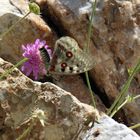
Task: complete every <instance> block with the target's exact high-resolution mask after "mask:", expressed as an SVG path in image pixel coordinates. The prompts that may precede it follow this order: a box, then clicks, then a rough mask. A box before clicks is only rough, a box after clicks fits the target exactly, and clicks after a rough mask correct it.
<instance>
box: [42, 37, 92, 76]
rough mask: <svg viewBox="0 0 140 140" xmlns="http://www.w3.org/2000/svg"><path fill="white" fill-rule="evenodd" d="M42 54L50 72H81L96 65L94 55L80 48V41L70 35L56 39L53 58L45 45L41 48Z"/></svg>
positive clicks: (64, 73)
mask: <svg viewBox="0 0 140 140" xmlns="http://www.w3.org/2000/svg"><path fill="white" fill-rule="evenodd" d="M40 54H41V57H42V59H43V61H44V63H45V65H46V70H47V73H48V74H62V75H72V74H79V73H83V72H86V71H89V70H91V69H92V68H93V67H94V65H95V61H94V59H93V57H92V55H89V54H88V53H87V52H85V51H83V50H82V49H80V48H79V46H78V43H77V42H76V41H75V40H74V39H73V38H71V37H68V36H65V37H61V38H60V39H58V40H57V41H56V43H55V48H54V51H53V55H52V59H50V57H49V54H48V52H47V50H46V49H45V48H44V47H42V48H40Z"/></svg>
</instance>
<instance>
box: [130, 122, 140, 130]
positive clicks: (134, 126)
mask: <svg viewBox="0 0 140 140" xmlns="http://www.w3.org/2000/svg"><path fill="white" fill-rule="evenodd" d="M138 127H140V123H138V124H135V125H133V126H130V127H129V128H130V129H136V128H138Z"/></svg>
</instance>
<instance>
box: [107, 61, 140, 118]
mask: <svg viewBox="0 0 140 140" xmlns="http://www.w3.org/2000/svg"><path fill="white" fill-rule="evenodd" d="M139 70H140V59H139V61H138V63H137V65H136V66H135V68H134V69H133V72H132V74H131V75H130V76H129V78H128V80H127V81H126V83H125V85H124V86H123V89H122V90H121V92H120V94H119V96H118V97H117V99H116V100H115V101H114V103H113V104H112V106H111V107H110V109H109V110H108V112H107V114H108V115H109V116H111V117H113V116H114V114H115V113H114V111H115V110H117V109H118V108H119V106H120V105H121V104H122V103H123V101H124V98H125V96H126V94H127V91H128V89H129V87H130V84H131V81H132V80H133V78H134V76H135V74H136V73H137V72H138V71H139ZM115 112H116V111H115Z"/></svg>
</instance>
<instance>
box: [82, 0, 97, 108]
mask: <svg viewBox="0 0 140 140" xmlns="http://www.w3.org/2000/svg"><path fill="white" fill-rule="evenodd" d="M95 13H96V0H95V2H94V3H92V13H91V18H90V22H89V26H88V36H87V42H86V46H85V47H84V51H87V53H88V52H89V45H90V38H91V33H92V21H93V17H94V15H95ZM85 76H86V82H87V85H88V88H89V92H90V96H91V99H92V104H93V106H94V107H95V108H96V102H95V98H94V95H93V94H94V93H93V91H92V88H91V84H90V81H89V75H88V72H87V71H86V72H85Z"/></svg>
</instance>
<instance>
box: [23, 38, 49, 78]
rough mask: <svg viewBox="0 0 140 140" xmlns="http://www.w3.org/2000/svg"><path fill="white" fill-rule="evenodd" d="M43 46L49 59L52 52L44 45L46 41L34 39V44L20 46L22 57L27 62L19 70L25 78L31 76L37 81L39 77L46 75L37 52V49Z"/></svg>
mask: <svg viewBox="0 0 140 140" xmlns="http://www.w3.org/2000/svg"><path fill="white" fill-rule="evenodd" d="M43 46H44V47H45V49H46V50H47V51H48V54H49V55H50V57H51V54H52V51H51V49H50V48H49V47H48V46H47V45H46V41H40V39H36V41H35V43H34V44H27V45H26V46H24V45H22V49H23V51H24V53H23V56H24V57H26V58H28V60H27V61H26V62H25V63H24V64H23V66H22V67H21V70H22V72H23V73H24V74H26V76H29V75H31V74H32V75H33V77H34V79H35V80H37V79H38V77H39V75H45V74H46V69H45V66H44V63H43V61H42V59H41V56H40V51H39V49H40V48H41V47H43Z"/></svg>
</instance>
